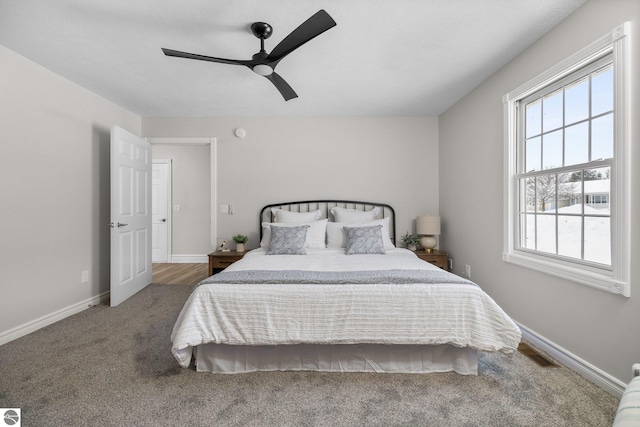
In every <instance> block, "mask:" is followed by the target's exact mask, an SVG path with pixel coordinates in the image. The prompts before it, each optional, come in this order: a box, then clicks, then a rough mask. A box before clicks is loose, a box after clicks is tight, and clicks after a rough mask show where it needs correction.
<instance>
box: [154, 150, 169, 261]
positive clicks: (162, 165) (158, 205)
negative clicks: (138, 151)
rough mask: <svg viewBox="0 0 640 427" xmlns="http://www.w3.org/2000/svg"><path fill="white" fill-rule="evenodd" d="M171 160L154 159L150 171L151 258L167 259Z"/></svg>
mask: <svg viewBox="0 0 640 427" xmlns="http://www.w3.org/2000/svg"><path fill="white" fill-rule="evenodd" d="M170 170H171V160H154V161H153V170H152V173H151V177H152V178H151V260H152V261H153V262H168V261H169V224H170V222H169V220H170V217H169V214H170V213H171V212H170V211H169V204H170V203H169V191H170V186H171V181H170V179H169V177H170V176H171V174H170Z"/></svg>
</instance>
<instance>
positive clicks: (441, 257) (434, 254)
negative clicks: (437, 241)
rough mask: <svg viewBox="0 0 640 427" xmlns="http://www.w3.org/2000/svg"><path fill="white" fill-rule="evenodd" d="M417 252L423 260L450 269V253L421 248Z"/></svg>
mask: <svg viewBox="0 0 640 427" xmlns="http://www.w3.org/2000/svg"><path fill="white" fill-rule="evenodd" d="M415 253H416V255H417V256H418V258H420V259H421V260H423V261H427V262H430V263H431V264H433V265H436V266H438V267H440V268H441V269H443V270H447V271H449V255H448V254H447V253H446V252H444V251H439V250H437V249H433V250H432V251H431V252H427V251H425V250H420V251H416V252H415Z"/></svg>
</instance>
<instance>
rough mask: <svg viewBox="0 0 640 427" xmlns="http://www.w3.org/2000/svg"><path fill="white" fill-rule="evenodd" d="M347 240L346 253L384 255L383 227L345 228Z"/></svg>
mask: <svg viewBox="0 0 640 427" xmlns="http://www.w3.org/2000/svg"><path fill="white" fill-rule="evenodd" d="M344 237H345V240H346V245H345V248H346V249H345V253H346V254H347V255H354V254H384V253H385V251H384V243H383V241H382V225H373V226H370V227H344Z"/></svg>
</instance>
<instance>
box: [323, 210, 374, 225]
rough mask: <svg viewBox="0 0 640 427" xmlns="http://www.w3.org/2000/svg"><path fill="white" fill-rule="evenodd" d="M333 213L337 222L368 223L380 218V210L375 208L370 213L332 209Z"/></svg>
mask: <svg viewBox="0 0 640 427" xmlns="http://www.w3.org/2000/svg"><path fill="white" fill-rule="evenodd" d="M331 213H332V214H333V218H334V219H335V221H336V222H368V221H373V220H375V219H377V218H378V214H380V208H379V207H375V208H373V209H371V210H370V211H359V210H357V209H345V208H339V207H335V208H331Z"/></svg>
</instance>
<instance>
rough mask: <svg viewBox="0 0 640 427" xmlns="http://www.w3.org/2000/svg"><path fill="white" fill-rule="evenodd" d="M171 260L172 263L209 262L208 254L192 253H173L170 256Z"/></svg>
mask: <svg viewBox="0 0 640 427" xmlns="http://www.w3.org/2000/svg"><path fill="white" fill-rule="evenodd" d="M171 262H172V263H173V264H202V263H207V262H209V256H208V255H199V254H194V255H190V254H183V255H176V254H173V255H172V256H171Z"/></svg>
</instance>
